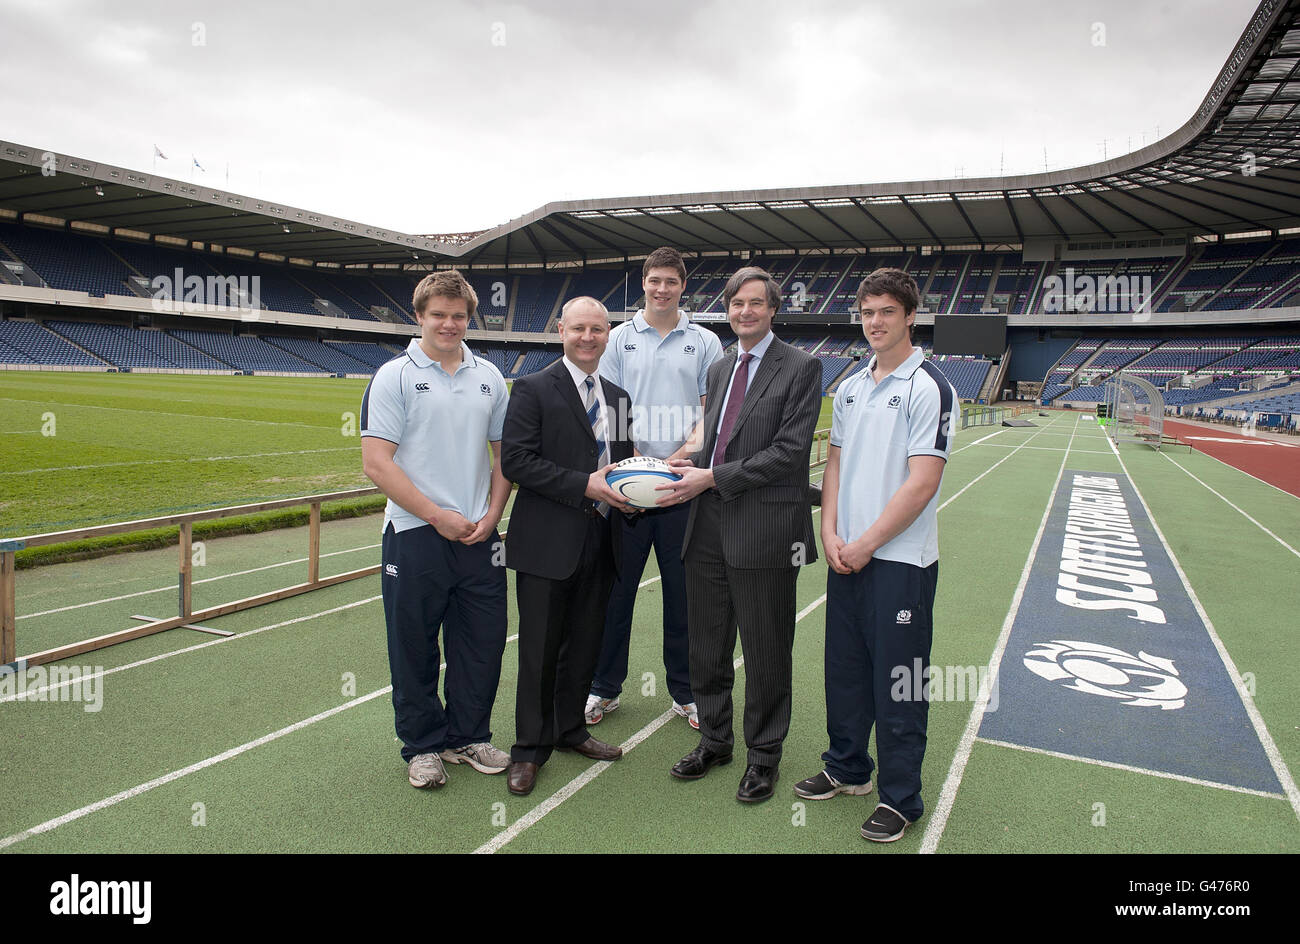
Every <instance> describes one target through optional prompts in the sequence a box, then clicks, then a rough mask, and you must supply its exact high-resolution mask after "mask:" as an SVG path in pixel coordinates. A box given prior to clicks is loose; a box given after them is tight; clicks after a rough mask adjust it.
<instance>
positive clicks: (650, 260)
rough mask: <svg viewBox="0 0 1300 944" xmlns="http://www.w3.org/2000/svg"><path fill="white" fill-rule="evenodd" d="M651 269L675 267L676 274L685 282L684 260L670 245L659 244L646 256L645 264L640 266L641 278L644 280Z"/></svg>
mask: <svg viewBox="0 0 1300 944" xmlns="http://www.w3.org/2000/svg"><path fill="white" fill-rule="evenodd" d="M651 269H676V270H677V276H678V278H680V279H681V280H682V284H683V285H685V284H686V262H685V260H683V259H682V254H681V253H680V252H678V251H677V250H676V249H674V248H673V247H672V246H660V247H659V248H658V249H656V250H655V251H654V252H652V253H650V255H648V256H646V260H645V265H643V266H641V278H642V279H643V280H644V279H645V277H646V276H647V275H649V274H650V270H651Z"/></svg>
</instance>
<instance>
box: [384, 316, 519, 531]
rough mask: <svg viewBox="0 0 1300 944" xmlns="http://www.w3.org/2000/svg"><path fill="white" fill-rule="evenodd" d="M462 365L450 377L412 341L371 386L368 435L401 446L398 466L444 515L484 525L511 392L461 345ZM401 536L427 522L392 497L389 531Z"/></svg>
mask: <svg viewBox="0 0 1300 944" xmlns="http://www.w3.org/2000/svg"><path fill="white" fill-rule="evenodd" d="M460 349H461V362H460V366H459V367H457V368H456V372H455V373H454V374H450V375H449V374H448V373H447V372H446V371H445V370H443V369H442V365H441V364H439V363H438V362H437V361H434V360H430V358H429V356H428V355H427V354H425V353H424V349H423V348H422V347H420V339H419V338H412V339H411V343H410V344H409V345H407V348H406V353H405V354H402V355H401V356H400V357H395V358H393V359H392V360H391V361H389V362H388V363H387V364H384V365H383V366H382V367H380V368H379V370H377V371H375V376H374V377H372V378H371V379H370V383H369V384H368V385H367V386H366V392H365V395H364V396H363V397H362V398H361V435H362V436H375V437H378V438H379V439H386V440H388V441H389V442H391V443H396V444H397V451H396V452H395V453H394V454H393V460H394V461H395V462H396V463H397V465H398V468H400V469H401V470H402V471H403V472H405V473H406V475H407V477H408V478H410V480H411V482H412V483H413V484H414V485H415V487H416V488H418V489H419V490H420V492H421V493H422V494H423V495H424V496H425V497H427V498H429V499H430V500H432V501H433V503H434V504H436V505H437V506H438V507H439V508H450V509H452V510H454V511H458V512H460V513H461V514H462V515H464V516H465V518H466V519H468V520H469V521H478V520H479V519H480V518H482V517H483V516H484V515H485V514H487V510H488V500H489V497H490V493H491V490H492V463H491V458H490V456H489V453H488V446H487V444H488V443H489V442H499V441H500V440H501V431H502V428H503V427H504V426H505V421H506V401H507V399H508V393H507V390H506V382H505V379H504V378H503V377H502V376H501V372H500V371H499V370H497V369H496V367H494V366H492V365H491V364H489V363H488V362H487V361H486V360H482V359H480V358H477V357H475V356H474V355H473V353H471V352H470V349H469V348H468V347H467V346H466V345H465V343H464V342H463V341H462V342H461V345H460ZM390 522H391V523H392V525H393V528H394V529H395V530H397V531H406V530H409V529H410V528H418V527H421V526H423V525H425V524H427V523H428V522H426V521H425V520H424V519H422V518H419V517H417V516H415V515H413V514H411V513H410V512H409V511H407V510H406V509H405V508H403V507H402V506H400V505H398V504H397V503H396V502H394V501H393V500H392V499H391V498H390V499H389V500H388V507H387V508H385V509H384V527H385V528H387V527H388V525H389V523H390Z"/></svg>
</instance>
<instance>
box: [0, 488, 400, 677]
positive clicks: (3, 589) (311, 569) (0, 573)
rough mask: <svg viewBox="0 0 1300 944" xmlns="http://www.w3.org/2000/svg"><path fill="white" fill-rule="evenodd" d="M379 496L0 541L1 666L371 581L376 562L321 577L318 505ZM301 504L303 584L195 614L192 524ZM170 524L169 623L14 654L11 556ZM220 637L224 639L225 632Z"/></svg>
mask: <svg viewBox="0 0 1300 944" xmlns="http://www.w3.org/2000/svg"><path fill="white" fill-rule="evenodd" d="M377 494H379V489H377V488H374V487H371V488H357V489H352V490H350V491H346V492H328V493H325V494H321V495H306V496H303V497H301V498H283V499H278V500H276V501H268V502H258V503H255V504H251V505H233V506H230V507H227V508H213V509H209V510H207V511H195V512H187V513H185V514H179V515H165V516H163V517H160V518H141V519H139V520H136V521H123V522H118V523H117V524H106V525H100V526H97V527H93V528H77V529H73V530H70V531H53V532H50V533H48V534H34V535H30V536H28V537H22V538H11V539H6V540H0V665H6V664H8V663H12V662H16V661H18V660H19V659H20V658H21V659H22V660H24V661H25V662H26V664H27V665H40V664H42V663H45V662H53V661H55V660H58V659H66V658H68V657H70V656H75V655H79V654H80V653H83V652H91V651H93V650H95V649H103V648H105V647H106V646H113V645H116V644H117V643H120V642H127V641H128V640H131V639H139V638H141V637H142V636H151V635H153V634H154V633H161V632H164V631H166V630H169V629H176V628H177V627H186V628H190V629H205V627H199V626H193V625H192V624H193V623H195V622H196V621H198V620H204V619H211V618H213V617H217V616H226V615H227V614H230V613H237V612H239V611H240V610H247V609H251V608H252V607H255V606H261V605H263V604H264V603H273V602H275V601H276V600H284V599H286V598H288V597H292V596H297V595H298V594H300V593H306V592H308V591H309V590H319V589H320V588H322V587H329V586H333V585H334V584H337V583H343V582H345V581H348V580H356V579H357V578H358V577H369V576H370V575H371V574H377V573H379V565H378V564H374V565H372V566H370V567H362V568H361V569H360V570H352V571H348V572H347V573H344V574H336V575H334V576H332V577H324V578H322V577H321V575H320V516H321V505H322V504H324V503H325V502H331V501H342V500H344V499H349V498H362V497H365V496H369V495H377ZM300 505H309V506H310V508H311V512H310V518H309V522H308V533H307V580H306V582H304V583H299V584H294V585H293V586H290V587H283V588H281V589H279V590H272V591H271V592H269V593H259V594H257V595H256V596H251V597H244V598H243V599H240V600H232V601H230V602H229V603H221V604H218V605H216V606H209V607H204V608H203V609H201V610H195V609H194V608H193V602H192V600H193V598H192V587H193V576H192V571H191V567H192V566H193V564H192V553H193V550H192V544H193V528H194V523H195V522H196V521H210V520H213V519H216V518H231V517H234V516H236V515H247V514H254V513H257V512H262V511H274V510H275V509H278V508H294V507H297V506H300ZM172 525H176V526H177V527H178V528H179V531H180V541H179V545H180V547H179V550H180V571H179V574H178V576H177V595H178V601H177V614H176V616H173V617H169V618H167V619H149V618H145V622H143V623H142V624H141V625H139V626H133V627H131V628H130V629H123V630H119V631H117V632H112V633H107V634H105V635H103V636H95V637H94V638H91V639H83V640H81V641H80V642H75V643H68V644H66V645H62V646H56V647H54V648H53V649H45V650H42V651H41V652H34V653H32V654H30V655H27V656H22V657H20V656H19V655H18V645H17V639H16V632H15V623H16V620H17V614H16V612H15V596H16V594H15V584H16V582H17V580H16V577H17V567H16V565H15V555H16V553H17V552H18V551H21V550H24V549H26V548H29V547H43V546H46V545H50V544H62V543H64V542H67V541H80V540H84V539H86V538H95V537H104V536H107V535H111V534H130V533H131V532H133V531H145V530H148V529H151V528H163V527H170V526H172ZM205 631H208V632H211V630H206V629H205ZM222 635H224V633H223V634H222Z"/></svg>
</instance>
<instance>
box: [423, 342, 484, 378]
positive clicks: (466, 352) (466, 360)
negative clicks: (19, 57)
mask: <svg viewBox="0 0 1300 944" xmlns="http://www.w3.org/2000/svg"><path fill="white" fill-rule="evenodd" d="M406 354H407V356H408V357H410V358H411V360H412V361H414V362H415V366H416V367H432V366H433V365H434V364H435V363H437V362H436V361H435V360H434V359H433V358H431V357H430V356H429V355H428V354H426V353H424V348H422V347H420V339H419V338H411V342H410V343H409V344H407V345H406ZM438 366H439V367H440V368H441V367H442V365H441V364H439V365H438ZM477 366H478V359H477V358H476V357H474V352H473V351H471V350H470V349H469V345H468V344H466V343H465V342H464V341H461V342H460V367H457V368H456V370H457V371H459V370H460V369H461V368H462V367H469V368H474V367H477Z"/></svg>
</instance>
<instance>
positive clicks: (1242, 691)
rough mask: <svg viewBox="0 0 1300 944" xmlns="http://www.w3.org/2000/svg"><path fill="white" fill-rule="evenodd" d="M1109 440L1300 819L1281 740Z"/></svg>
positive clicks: (1299, 794) (1298, 793)
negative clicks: (1279, 746)
mask: <svg viewBox="0 0 1300 944" xmlns="http://www.w3.org/2000/svg"><path fill="white" fill-rule="evenodd" d="M1106 441H1107V442H1108V443H1110V448H1111V449H1112V450H1113V451H1114V453H1115V458H1116V459H1118V460H1119V467H1120V469H1121V470H1123V472H1124V475H1125V477H1127V478H1128V480H1129V484H1130V485H1132V486H1133V494H1134V495H1136V496H1137V498H1138V501H1139V502H1141V503H1142V508H1143V510H1144V511H1146V513H1147V519H1148V520H1150V522H1151V528H1152V530H1153V531H1155V533H1156V537H1158V538H1159V539H1160V543H1161V544H1163V545H1164V548H1165V553H1166V554H1168V555H1169V562H1170V563H1171V564H1173V565H1174V571H1175V572H1176V573H1177V574H1178V579H1179V580H1180V581H1182V584H1183V590H1184V591H1185V592H1186V593H1187V595H1188V596H1189V597H1190V598H1191V600H1192V605H1193V606H1194V607H1195V608H1196V615H1197V616H1199V617H1200V618H1201V622H1202V623H1204V624H1205V629H1206V632H1208V633H1209V634H1210V641H1211V642H1212V643H1214V648H1215V649H1216V650H1218V653H1219V658H1220V659H1221V660H1222V662H1223V667H1224V668H1225V669H1227V671H1228V678H1230V679H1232V682H1233V685H1234V686H1235V687H1236V689H1237V696H1238V697H1239V698H1240V699H1241V704H1242V707H1244V708H1245V709H1246V714H1247V715H1248V716H1249V717H1250V723H1251V725H1252V726H1253V727H1254V728H1255V735H1256V737H1258V738H1259V743H1260V745H1261V746H1262V747H1263V748H1264V753H1265V754H1267V755H1268V761H1269V763H1270V764H1271V765H1272V766H1273V773H1274V774H1275V775H1276V776H1277V780H1278V783H1280V784H1281V785H1282V789H1283V791H1284V792H1285V793H1286V797H1287V800H1289V801H1290V803H1291V811H1292V812H1293V813H1295V815H1296V818H1297V819H1300V788H1297V787H1296V782H1295V779H1294V778H1293V777H1292V776H1291V771H1290V770H1289V769H1287V766H1286V761H1285V760H1283V759H1282V752H1281V751H1279V750H1278V749H1277V743H1276V742H1275V741H1274V740H1273V735H1271V734H1269V732H1268V726H1267V725H1265V724H1264V717H1263V715H1261V714H1260V713H1259V709H1258V708H1257V707H1255V699H1254V698H1253V697H1251V696H1250V695H1248V694H1247V693H1246V688H1245V686H1244V685H1242V684H1241V682H1240V680H1241V673H1240V672H1238V671H1237V664H1236V663H1235V662H1233V661H1232V656H1230V655H1229V654H1228V649H1227V647H1226V646H1224V644H1223V640H1222V639H1220V638H1219V633H1218V630H1216V629H1215V628H1214V623H1212V622H1211V621H1210V614H1208V613H1206V612H1205V607H1203V606H1202V605H1201V598H1200V597H1198V596H1197V595H1196V591H1195V590H1193V589H1192V582H1191V581H1190V580H1188V579H1187V574H1185V573H1184V572H1183V565H1182V564H1180V563H1179V562H1178V558H1177V557H1176V556H1175V555H1174V549H1173V548H1172V547H1170V546H1169V542H1168V541H1166V540H1165V535H1164V532H1163V531H1161V530H1160V525H1159V524H1158V523H1157V522H1156V516H1155V515H1153V514H1152V513H1151V507H1150V506H1149V505H1148V504H1147V500H1146V499H1145V498H1143V497H1142V491H1141V490H1140V489H1139V488H1138V486H1137V482H1135V481H1134V480H1133V476H1131V475H1129V474H1128V467H1127V466H1126V465H1125V464H1124V457H1123V456H1121V455H1120V454H1119V449H1118V448H1116V446H1115V442H1114V440H1112V439H1110V438H1109V437H1107V439H1106ZM1175 464H1176V463H1175Z"/></svg>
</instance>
